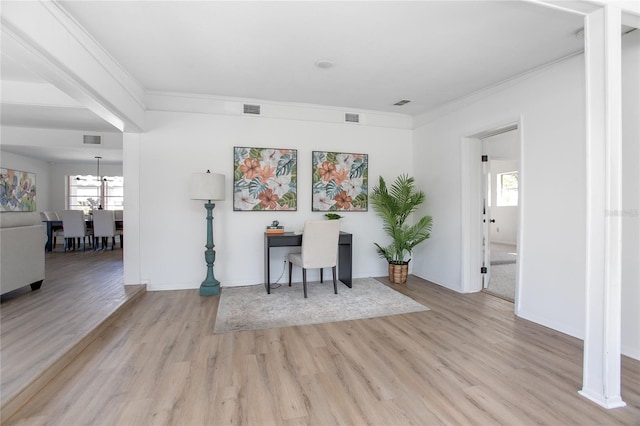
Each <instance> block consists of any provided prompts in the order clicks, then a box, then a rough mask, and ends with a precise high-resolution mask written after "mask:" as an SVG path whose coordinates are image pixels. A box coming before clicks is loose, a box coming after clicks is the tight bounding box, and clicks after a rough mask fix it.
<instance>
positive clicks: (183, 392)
mask: <svg viewBox="0 0 640 426" xmlns="http://www.w3.org/2000/svg"><path fill="white" fill-rule="evenodd" d="M382 281H383V282H384V281H385V280H384V279H383V280H382ZM392 287H394V288H396V289H399V290H401V291H402V292H403V293H405V294H407V295H409V296H411V297H413V298H414V299H416V300H418V301H419V302H421V303H423V304H425V305H427V306H429V307H430V308H431V310H430V311H427V312H419V313H412V314H405V315H397V316H391V317H382V318H372V319H365V320H356V321H347V322H341V323H331V324H320V325H307V326H298V327H288V328H281V329H270V330H259V331H243V332H234V333H227V334H220V335H215V334H213V329H214V322H215V318H216V310H217V305H218V297H217V296H215V297H209V298H203V297H200V296H198V292H197V290H188V291H167V292H151V293H146V294H144V295H143V296H142V297H141V298H140V300H139V301H138V302H137V303H136V304H135V305H133V306H132V307H131V308H129V309H127V310H126V311H125V312H123V313H122V314H121V315H120V316H119V317H118V319H117V320H115V321H114V322H112V323H111V325H110V326H109V327H108V329H107V330H106V331H105V332H103V333H101V334H100V336H99V337H98V338H97V339H96V340H95V341H94V343H92V344H91V345H90V346H89V347H88V348H87V349H86V350H85V351H84V352H82V353H81V354H80V355H79V356H78V357H77V358H76V359H75V361H74V362H73V363H72V364H71V365H70V366H69V367H68V368H67V369H65V370H64V371H63V372H62V374H61V375H60V376H58V377H57V378H55V379H54V380H53V381H52V382H51V383H50V384H49V385H48V386H47V387H46V388H45V389H44V390H43V391H42V392H41V393H40V394H39V395H37V396H36V397H35V398H34V399H33V400H32V401H31V402H30V403H29V404H28V405H27V406H26V407H24V409H22V410H21V411H20V412H18V413H17V415H16V416H15V417H13V418H12V419H10V420H9V421H8V422H7V423H6V424H7V425H15V424H19V425H41V424H53V425H147V424H150V425H151V424H152V425H173V424H182V425H231V424H238V425H242V424H246V425H361V424H362V425H363V424H372V425H405V424H406V425H410V424H412V425H440V424H443V425H444V424H446V425H458V424H460V425H466V424H469V425H495V424H505V425H528V424H546V425H572V424H575V425H595V424H605V425H610V424H624V425H633V424H638V423H639V421H640V394H639V390H640V362H637V361H634V360H630V359H628V358H624V359H623V370H624V373H623V376H624V377H623V381H622V383H623V398H624V400H625V401H626V402H627V404H628V406H627V407H625V408H620V409H615V410H608V411H607V410H604V409H602V408H600V407H599V406H597V405H595V404H593V403H591V402H589V401H588V400H586V399H584V398H582V397H581V396H579V395H578V393H577V391H578V390H579V389H580V385H581V369H582V367H581V366H582V343H581V342H580V341H579V340H577V339H574V338H571V337H568V336H566V335H563V334H561V333H558V332H555V331H552V330H550V329H547V328H545V327H541V326H538V325H536V324H533V323H530V322H528V321H524V320H520V319H517V318H514V315H513V313H512V310H513V304H512V303H509V302H506V301H504V300H501V299H498V298H495V297H493V296H490V295H488V294H485V293H477V294H466V295H463V294H457V293H455V292H451V291H448V290H446V289H443V288H442V287H439V286H436V285H434V284H431V283H428V282H425V281H423V280H420V279H417V278H415V277H411V278H410V281H409V283H408V284H407V285H406V286H395V285H394V286H392ZM223 291H224V289H223ZM342 291H348V290H347V289H342ZM309 303H313V301H312V300H309Z"/></svg>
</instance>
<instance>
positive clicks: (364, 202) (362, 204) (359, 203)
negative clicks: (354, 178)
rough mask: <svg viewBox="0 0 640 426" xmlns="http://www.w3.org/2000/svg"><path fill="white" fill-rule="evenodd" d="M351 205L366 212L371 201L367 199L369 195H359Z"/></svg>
mask: <svg viewBox="0 0 640 426" xmlns="http://www.w3.org/2000/svg"><path fill="white" fill-rule="evenodd" d="M351 205H352V206H353V207H357V208H360V209H363V210H366V209H367V206H368V205H369V199H368V197H367V195H366V194H358V195H357V196H356V198H354V199H353V200H352V201H351Z"/></svg>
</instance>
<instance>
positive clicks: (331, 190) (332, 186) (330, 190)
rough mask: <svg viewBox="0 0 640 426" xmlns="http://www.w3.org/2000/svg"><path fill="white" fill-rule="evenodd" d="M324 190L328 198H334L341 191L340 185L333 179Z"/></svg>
mask: <svg viewBox="0 0 640 426" xmlns="http://www.w3.org/2000/svg"><path fill="white" fill-rule="evenodd" d="M325 191H326V192H327V196H328V197H329V198H334V197H335V196H336V195H338V194H339V193H340V192H341V191H342V187H341V186H340V185H338V184H337V183H336V181H335V180H330V181H329V182H328V183H327V185H326V186H325Z"/></svg>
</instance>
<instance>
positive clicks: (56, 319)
mask: <svg viewBox="0 0 640 426" xmlns="http://www.w3.org/2000/svg"><path fill="white" fill-rule="evenodd" d="M60 250H61V249H60ZM141 290H144V287H143V286H127V287H126V289H125V286H124V281H123V269H122V250H121V249H116V250H113V251H111V250H107V251H95V252H94V251H93V250H90V249H89V250H87V251H73V252H67V253H63V252H51V253H46V257H45V280H44V282H43V284H42V288H41V289H40V290H38V291H31V288H30V287H29V286H27V287H24V288H21V289H18V290H16V291H14V292H11V293H7V294H6V295H3V296H2V304H1V305H0V325H1V328H0V343H1V346H0V357H1V360H2V363H1V368H0V389H1V390H2V398H1V403H2V407H3V415H4V414H6V412H11V411H12V407H11V404H21V402H24V401H22V399H24V398H25V397H28V396H29V394H28V391H27V390H26V389H27V388H28V387H29V386H38V381H40V382H41V381H43V380H44V381H45V382H46V381H47V380H48V378H50V377H47V375H46V374H44V373H47V372H50V371H51V367H52V366H54V365H55V366H57V368H61V367H62V366H61V365H60V363H62V364H65V363H68V362H69V361H70V359H65V357H69V356H70V355H73V354H74V352H73V351H74V349H75V350H78V349H76V348H77V347H78V345H81V344H82V342H83V340H85V339H87V337H89V338H90V337H91V333H92V332H94V330H95V329H96V327H98V326H99V325H100V324H101V323H102V322H103V321H105V320H106V319H107V318H108V317H109V316H110V315H111V314H112V313H113V312H114V311H116V310H117V309H118V308H119V307H121V306H122V305H124V304H125V303H127V302H129V301H131V300H132V299H134V298H135V297H138V296H139V294H140V291H141ZM94 337H95V336H94ZM76 355H77V353H76ZM43 374H44V375H43ZM21 392H27V394H26V396H25V395H21ZM16 398H17V400H16ZM14 400H15V401H14Z"/></svg>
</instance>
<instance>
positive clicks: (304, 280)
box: [302, 268, 307, 299]
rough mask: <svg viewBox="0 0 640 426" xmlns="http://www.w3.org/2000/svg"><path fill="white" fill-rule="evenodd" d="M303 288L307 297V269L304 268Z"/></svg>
mask: <svg viewBox="0 0 640 426" xmlns="http://www.w3.org/2000/svg"><path fill="white" fill-rule="evenodd" d="M302 288H304V298H305V299H306V298H307V270H306V269H305V268H302Z"/></svg>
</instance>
